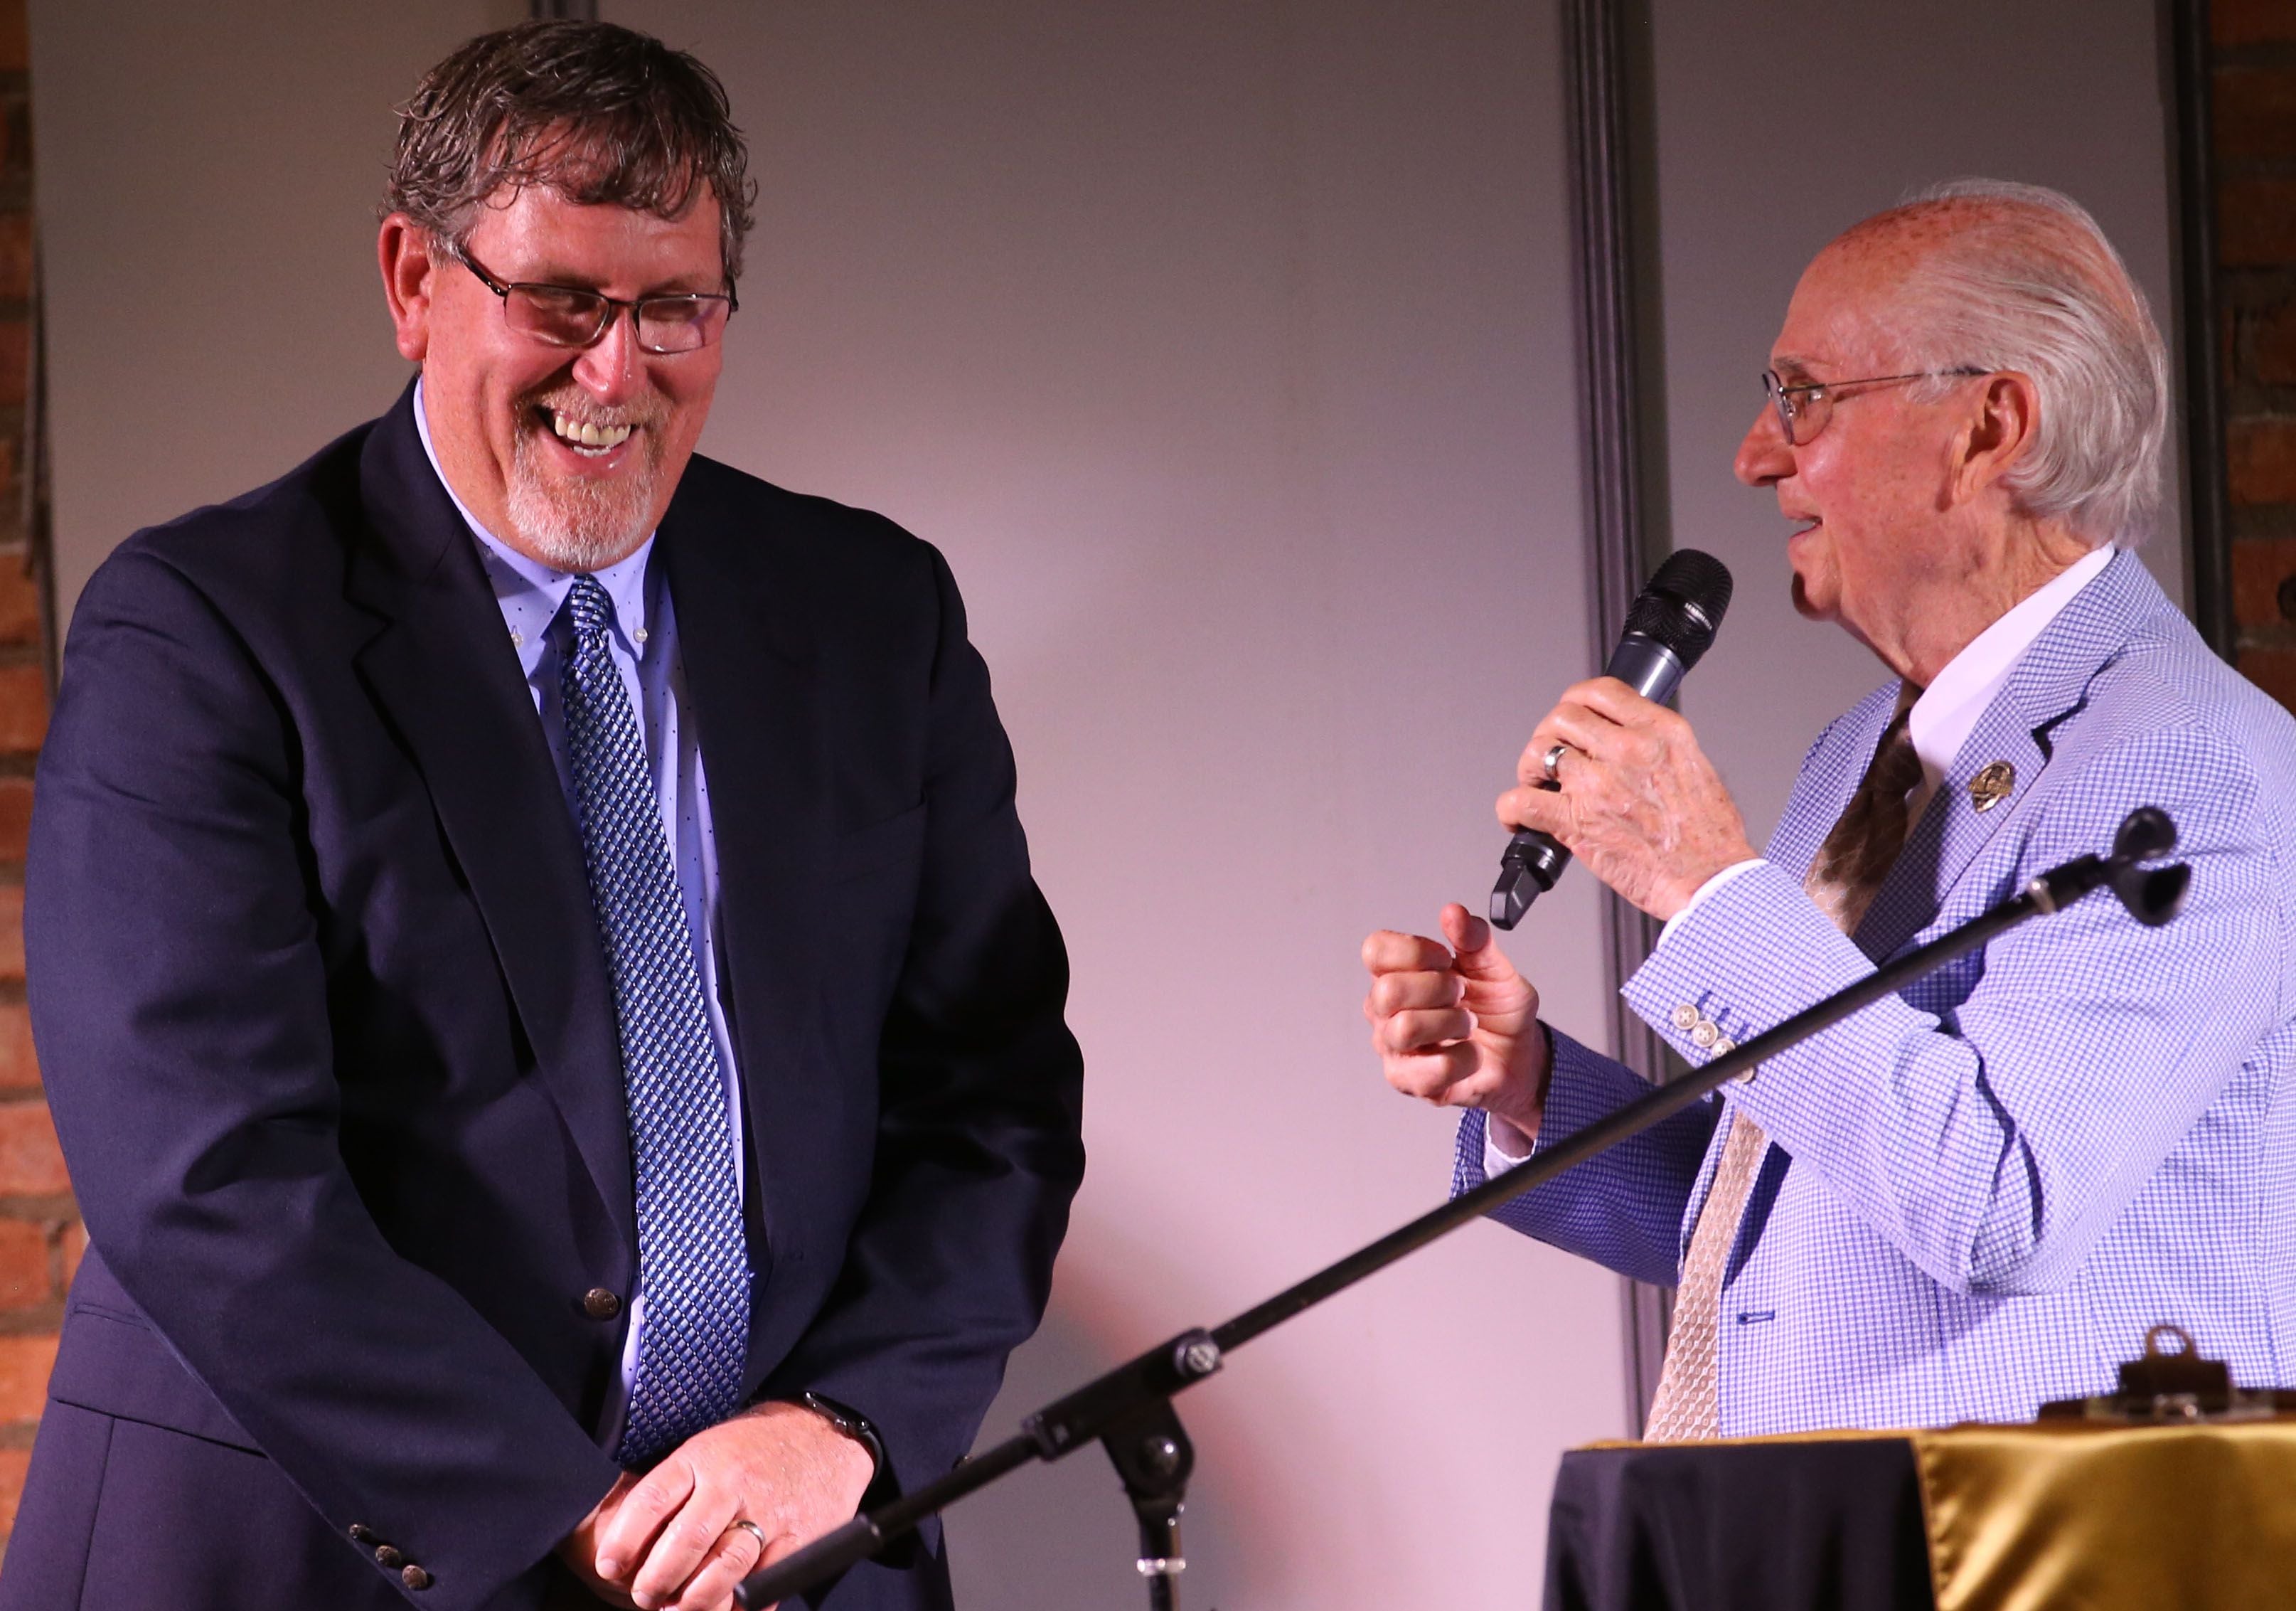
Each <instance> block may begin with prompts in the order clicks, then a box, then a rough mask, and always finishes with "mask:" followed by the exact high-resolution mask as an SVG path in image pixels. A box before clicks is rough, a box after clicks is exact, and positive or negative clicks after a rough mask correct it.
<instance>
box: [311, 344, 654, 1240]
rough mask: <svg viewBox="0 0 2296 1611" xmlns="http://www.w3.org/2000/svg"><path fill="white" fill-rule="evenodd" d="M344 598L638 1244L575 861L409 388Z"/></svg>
mask: <svg viewBox="0 0 2296 1611" xmlns="http://www.w3.org/2000/svg"><path fill="white" fill-rule="evenodd" d="M359 489H360V496H361V499H362V501H363V503H364V505H365V513H366V521H367V529H366V531H365V533H364V534H362V535H363V540H361V541H359V542H358V543H357V544H356V545H355V546H354V548H353V551H352V555H351V563H350V570H349V575H348V582H347V590H348V594H349V596H350V598H351V600H352V602H353V603H355V604H358V605H359V606H361V607H362V608H364V609H365V610H367V611H369V612H372V613H373V615H375V616H376V617H377V618H379V620H380V621H381V626H380V628H379V629H378V630H377V631H376V633H375V635H374V636H373V637H372V638H370V639H369V640H368V641H367V643H366V644H365V645H364V646H362V647H361V648H360V649H359V650H358V651H357V653H356V656H355V661H356V663H357V668H358V671H359V674H360V676H361V677H362V678H364V679H365V683H366V685H367V687H368V690H369V692H370V693H371V694H372V695H373V697H374V699H375V701H376V703H377V704H378V705H380V706H381V709H382V711H384V713H385V714H386V716H387V717H388V718H389V720H390V722H391V724H392V726H393V727H395V729H396V730H397V732H398V736H399V739H400V742H401V743H403V744H405V745H406V749H407V752H408V753H409V755H410V756H411V757H412V758H413V760H414V764H415V766H416V768H417V769H419V770H420V771H421V773H422V779H423V782H424V784H425V785H426V786H427V787H428V788H429V790H430V797H431V801H432V803H433V805H434V806H435V808H436V809H437V811H438V814H439V823H440V825H441V826H442V827H443V828H444V830H445V832H446V837H447V844H448V845H449V847H450V848H451V849H452V851H453V853H454V856H455V860H456V862H457V863H458V864H459V865H460V867H461V868H462V870H463V875H464V876H465V877H467V878H468V879H469V880H470V884H471V898H472V899H473V900H475V901H476V902H477V904H478V908H479V911H480V916H481V917H482V918H483V920H484V921H485V924H486V927H487V933H488V938H489V939H490V940H491V941H492V943H493V946H494V949H495V955H496V960H497V961H498V962H499V964H500V966H501V967H502V971H503V976H504V980H505V982H507V984H508V986H509V989H510V995H511V999H512V1004H513V1005H514V1007H515V1008H516V1010H517V1014H518V1019H519V1023H520V1024H521V1027H522V1028H523V1029H524V1030H525V1032H526V1039H527V1042H528V1044H529V1046H530V1047H531V1048H533V1051H534V1057H535V1063H536V1066H537V1072H538V1073H539V1075H540V1078H541V1081H542V1084H543V1087H544V1089H545V1090H547V1091H548V1093H549V1095H550V1097H551V1098H552V1099H553V1101H554V1102H555V1103H556V1104H557V1106H558V1108H559V1111H560V1112H561V1114H562V1115H563V1116H564V1119H565V1121H566V1127H567V1130H568V1131H569V1132H570V1134H571V1135H572V1137H573V1138H574V1143H575V1146H576V1147H578V1149H579V1150H580V1152H581V1155H582V1158H583V1162H584V1163H585V1164H586V1166H587V1168H588V1170H589V1172H590V1177H591V1179H592V1181H593V1183H594V1185H595V1186H596V1187H597V1189H598V1195H599V1196H600V1198H601V1199H602V1200H603V1203H604V1204H605V1207H606V1211H607V1215H608V1218H609V1219H610V1220H611V1222H612V1223H613V1224H614V1225H615V1226H616V1228H617V1229H619V1232H620V1233H621V1236H622V1237H623V1240H624V1243H625V1245H626V1251H627V1252H628V1253H630V1255H631V1256H632V1257H633V1258H634V1257H635V1249H636V1245H637V1233H636V1223H635V1206H634V1202H635V1199H634V1196H633V1187H632V1183H631V1171H630V1155H629V1140H628V1130H627V1121H626V1119H625V1115H624V1106H623V1097H622V1077H621V1056H620V1050H619V1035H618V1032H617V1031H616V1028H615V1022H614V1011H613V997H612V993H611V987H610V985H609V983H608V982H607V978H606V970H605V961H604V958H603V955H602V954H601V951H600V949H599V944H598V938H597V924H596V919H595V917H594V916H593V914H592V912H591V910H590V904H589V882H588V877H587V875H586V872H585V869H584V865H583V858H582V848H581V843H580V840H579V837H578V834H576V832H575V828H574V825H573V822H572V821H571V819H570V818H569V817H568V815H567V811H566V802H565V799H564V796H563V794H562V793H561V791H560V789H559V785H558V777H557V773H556V770H555V769H554V768H553V764H552V761H551V759H550V752H549V748H548V746H547V744H545V742H544V738H543V733H542V725H541V723H540V721H539V720H538V719H537V718H536V716H535V712H534V704H533V699H532V696H531V695H530V694H529V692H528V689H527V686H526V682H525V679H524V678H522V677H521V675H520V671H519V666H518V661H517V657H516V655H515V653H513V652H512V648H511V645H510V642H509V639H508V637H507V636H506V635H505V634H504V630H503V623H502V616H501V613H500V612H499V611H498V610H497V609H496V604H495V600H494V596H493V593H492V590H491V589H490V588H488V584H487V579H486V575H485V571H484V570H483V568H482V567H481V565H480V562H479V555H478V550H477V548H476V547H475V545H474V543H473V540H472V538H471V535H470V533H469V530H468V529H467V528H466V527H465V526H464V525H463V520H462V516H461V515H460V514H457V513H456V512H455V505H454V503H453V500H452V499H450V498H449V497H447V489H446V486H445V484H444V483H443V482H441V481H439V477H438V475H437V473H435V472H434V471H433V470H432V469H431V468H430V462H429V460H428V459H427V458H426V457H425V456H423V452H422V443H421V441H420V440H418V439H417V437H416V435H415V428H414V388H413V386H412V385H411V384H410V385H409V386H408V388H407V390H406V391H405V392H403V393H401V394H400V396H399V399H398V403H397V404H396V405H395V406H394V407H392V408H391V410H390V412H389V413H388V414H386V415H384V416H383V417H382V418H381V420H379V421H377V422H376V423H375V425H374V428H373V431H372V432H370V433H369V434H368V437H367V440H366V444H365V448H363V449H362V451H361V454H360V460H359Z"/></svg>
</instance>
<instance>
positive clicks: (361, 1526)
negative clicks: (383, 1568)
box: [351, 1522, 374, 1544]
mask: <svg viewBox="0 0 2296 1611" xmlns="http://www.w3.org/2000/svg"><path fill="white" fill-rule="evenodd" d="M351 1542H353V1543H354V1544H371V1543H373V1542H374V1529H373V1528H372V1527H370V1526H368V1525H366V1524H365V1522H353V1523H352V1524H351Z"/></svg>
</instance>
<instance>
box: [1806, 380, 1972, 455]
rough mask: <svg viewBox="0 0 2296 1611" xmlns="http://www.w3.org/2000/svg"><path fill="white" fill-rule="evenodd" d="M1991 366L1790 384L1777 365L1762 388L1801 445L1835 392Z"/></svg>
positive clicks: (1820, 425)
mask: <svg viewBox="0 0 2296 1611" xmlns="http://www.w3.org/2000/svg"><path fill="white" fill-rule="evenodd" d="M1991 373H1992V371H1991V370H1989V369H1972V368H1971V367H1969V366H1966V365H1964V366H1962V367H1960V368H1958V369H1916V370H1915V371H1914V372H1913V373H1912V374H1869V375H1867V376H1866V377H1865V378H1864V379H1862V380H1856V381H1797V382H1794V383H1793V384H1792V385H1791V386H1789V385H1787V384H1786V383H1785V382H1784V381H1783V380H1781V379H1779V378H1778V372H1777V371H1776V370H1775V369H1765V370H1763V371H1762V390H1763V391H1764V392H1765V393H1767V395H1768V397H1769V399H1770V406H1771V407H1774V408H1775V409H1776V410H1777V411H1778V425H1779V427H1780V428H1781V429H1782V430H1784V432H1785V433H1786V440H1787V441H1789V442H1791V443H1792V444H1793V445H1794V446H1795V447H1797V448H1799V447H1801V446H1802V445H1803V444H1804V443H1806V442H1808V440H1810V439H1811V438H1813V437H1815V436H1816V434H1817V433H1818V432H1821V431H1823V430H1825V422H1826V421H1828V420H1830V419H1832V418H1833V394H1834V393H1835V392H1837V391H1843V390H1848V389H1849V387H1852V386H1879V385H1882V384H1884V383H1885V382H1890V381H1933V380H1938V379H1939V378H1941V377H1943V376H1946V375H1954V374H1957V375H1972V374H1991Z"/></svg>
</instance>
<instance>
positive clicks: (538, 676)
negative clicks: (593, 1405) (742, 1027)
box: [414, 380, 747, 1448]
mask: <svg viewBox="0 0 2296 1611" xmlns="http://www.w3.org/2000/svg"><path fill="white" fill-rule="evenodd" d="M414 429H415V432H416V433H417V434H418V435H420V436H421V437H422V452H423V455H424V456H426V457H427V458H429V459H430V468H431V470H432V471H433V472H434V473H437V474H438V476H439V485H440V486H442V487H445V488H446V489H447V497H449V498H452V499H453V500H454V504H455V509H456V511H457V512H459V513H460V514H461V515H462V517H463V524H465V525H467V526H468V527H470V529H471V536H472V537H473V538H476V539H477V541H478V545H479V559H480V563H482V564H483V565H484V566H485V567H486V573H487V580H488V582H489V583H491V584H492V585H493V588H494V591H495V603H496V604H498V605H499V606H500V607H501V609H502V615H503V625H504V627H506V628H507V629H509V631H510V641H511V647H512V648H513V649H515V650H516V651H517V652H518V663H519V668H520V670H522V671H524V672H525V673H526V686H527V690H528V692H529V693H530V694H531V695H533V696H534V709H535V713H536V714H537V715H538V716H539V717H540V718H541V719H542V733H543V736H544V738H545V739H546V740H547V741H548V742H549V744H550V759H551V760H552V762H553V764H554V765H555V766H556V767H557V769H558V785H559V788H560V789H561V790H562V792H563V793H564V794H565V797H566V810H567V812H568V814H569V815H570V816H571V817H573V818H574V819H575V821H576V822H577V823H579V821H580V818H579V816H578V813H577V807H576V805H575V801H574V777H573V773H572V771H571V770H570V769H569V767H568V765H567V760H566V721H565V716H564V713H563V711H562V710H561V709H560V694H559V680H558V679H559V670H560V667H561V665H562V661H563V655H564V653H565V649H566V646H567V643H568V640H569V639H570V637H571V636H572V634H571V631H570V629H569V628H568V626H567V625H566V623H565V622H563V621H560V620H559V611H560V609H561V607H562V606H563V605H564V604H565V603H566V595H567V593H568V592H569V590H570V589H571V588H573V586H574V573H573V572H572V571H553V570H552V569H551V568H550V567H549V566H547V565H545V564H543V563H540V562H538V561H536V560H532V559H529V558H528V557H527V556H526V555H523V554H521V553H519V552H518V551H517V550H516V549H515V548H512V547H510V546H509V545H508V544H506V543H504V542H503V541H502V540H501V539H499V538H496V536H495V535H494V533H492V532H491V531H488V530H487V529H486V528H485V527H484V526H482V525H480V523H479V521H478V519H477V517H476V516H474V515H473V514H471V511H470V508H469V506H468V505H465V504H464V503H463V500H462V498H461V497H459V496H458V495H457V494H456V493H455V489H454V487H453V485H452V484H451V483H450V482H448V481H447V476H446V473H445V472H444V471H441V470H439V455H438V453H437V451H436V450H435V449H433V448H432V447H431V445H430V422H429V420H428V419H427V418H425V417H424V415H423V408H422V382H421V381H419V380H418V381H417V382H415V383H414ZM653 549H654V539H653V537H652V535H651V534H649V535H648V537H647V538H646V540H645V541H644V543H643V544H641V545H640V546H639V547H638V550H637V552H636V553H635V554H633V555H630V556H629V557H628V558H627V559H625V560H623V561H622V562H621V563H619V564H615V565H611V566H609V567H608V568H607V569H605V570H603V571H597V572H596V573H595V574H596V576H597V578H598V582H599V585H600V586H602V587H603V588H605V589H606V594H607V596H608V597H610V598H611V599H612V600H613V601H614V629H613V631H612V632H611V634H610V635H609V637H608V639H607V643H608V647H609V648H610V649H611V652H612V654H613V657H614V667H615V669H616V670H619V671H620V672H621V674H622V686H623V687H624V689H626V690H627V693H628V694H629V697H630V708H631V709H632V710H634V711H636V712H637V717H638V730H639V735H640V736H641V737H642V738H643V740H644V744H645V752H646V764H647V766H648V767H649V769H651V770H652V774H653V785H654V793H655V795H656V796H657V797H658V798H659V799H660V801H661V826H662V833H663V834H664V835H665V836H666V837H667V838H668V842H669V851H670V859H671V860H672V861H673V862H674V863H675V864H676V868H677V887H678V892H679V893H680V894H681V895H682V896H683V897H684V900H685V927H686V932H687V933H689V934H690V935H691V936H692V937H693V959H694V963H695V966H697V967H699V968H700V970H701V997H702V1003H703V1005H704V1006H705V1007H707V1008H708V1010H709V1034H710V1038H711V1039H712V1040H715V1041H716V1043H717V1066H718V1067H719V1068H720V1069H722V1070H724V1071H725V1077H726V1121H727V1128H726V1133H727V1134H728V1135H730V1136H732V1137H733V1138H734V1189H735V1190H736V1191H737V1192H742V1193H744V1194H746V1191H747V1181H746V1179H745V1178H744V1171H743V1167H742V1165H743V1150H744V1149H743V1147H742V1081H741V1074H740V1071H739V1069H738V1068H737V1067H736V1065H735V1064H734V1039H733V1036H732V1035H731V1034H730V1033H729V1032H728V1031H727V1029H726V1006H725V999H724V992H723V987H722V985H721V983H720V981H719V976H718V972H717V951H718V941H719V933H718V923H719V913H718V907H717V836H716V834H714V833H713V832H712V830H711V826H710V817H709V777H708V776H707V774H706V773H705V772H704V770H703V769H702V764H701V745H700V744H698V743H697V742H696V741H695V739H694V736H693V726H692V724H691V723H687V722H684V721H681V720H680V719H679V715H680V713H681V712H682V711H683V710H684V708H685V662H684V660H683V659H681V658H680V656H679V654H678V652H677V618H676V614H675V612H673V611H672V609H671V605H670V598H669V588H668V586H667V585H666V584H665V583H664V581H663V579H662V574H661V571H660V568H659V567H657V566H656V565H654V563H652V561H653ZM629 1317H630V1324H629V1331H628V1334H627V1336H626V1337H625V1338H624V1339H623V1343H622V1373H621V1391H620V1393H619V1394H617V1395H616V1398H615V1401H614V1402H613V1403H612V1404H611V1406H609V1410H610V1413H609V1415H608V1417H607V1425H606V1426H605V1427H604V1428H603V1432H604V1435H605V1438H606V1443H607V1446H608V1447H609V1448H611V1447H612V1446H613V1443H614V1440H616V1439H617V1438H619V1436H620V1435H621V1420H622V1416H623V1413H624V1411H625V1410H627V1408H628V1405H629V1390H630V1384H631V1383H632V1382H633V1381H634V1380H635V1377H636V1374H637V1364H638V1339H639V1336H640V1335H641V1334H642V1333H643V1332H644V1329H645V1294H644V1292H643V1291H633V1292H632V1293H631V1294H630V1301H629Z"/></svg>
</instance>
